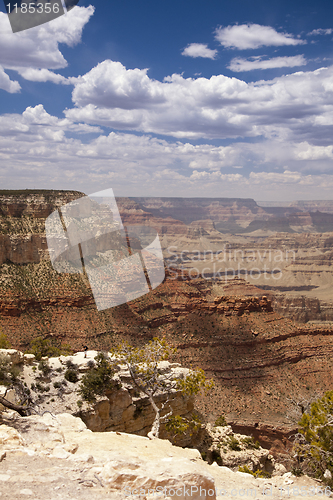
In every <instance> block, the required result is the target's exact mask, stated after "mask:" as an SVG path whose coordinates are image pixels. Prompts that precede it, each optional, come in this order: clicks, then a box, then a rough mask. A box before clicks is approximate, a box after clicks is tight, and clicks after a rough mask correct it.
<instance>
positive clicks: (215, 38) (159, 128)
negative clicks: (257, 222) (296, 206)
mask: <svg viewBox="0 0 333 500" xmlns="http://www.w3.org/2000/svg"><path fill="white" fill-rule="evenodd" d="M332 14H333V4H332V2H331V1H321V2H319V3H318V2H314V1H293V0H291V1H288V2H287V1H279V2H267V1H261V0H260V1H251V2H250V1H249V0H235V1H233V2H230V3H227V2H222V1H216V0H211V1H208V2H207V1H206V2H203V1H187V0H183V1H177V2H176V1H174V0H171V1H168V2H156V1H155V2H153V1H150V0H146V1H145V2H137V1H134V0H124V1H122V2H117V3H113V2H106V1H104V2H102V1H100V0H96V1H95V2H89V1H86V0H81V1H80V2H79V4H78V6H77V7H75V8H73V9H72V10H71V11H70V12H69V13H68V14H66V15H64V16H62V17H59V18H58V19H55V20H53V21H51V22H49V23H46V24H44V25H41V26H38V27H36V28H31V29H29V30H26V31H23V32H19V33H12V32H11V29H10V25H9V22H8V18H7V15H6V14H5V9H4V6H1V12H0V48H1V50H0V185H1V187H2V188H12V189H14V188H34V187H35V188H49V189H78V190H82V191H84V192H86V193H87V194H89V193H92V192H95V191H98V190H101V189H105V188H107V187H111V188H113V190H114V192H115V194H116V195H117V196H204V197H209V196H212V197H219V196H220V197H225V196H232V197H235V196H236V197H252V198H254V199H256V200H282V201H288V200H296V199H330V198H331V192H332V187H333V161H332V160H333V50H332V47H333V45H332V44H333V21H332V19H333V15H332Z"/></svg>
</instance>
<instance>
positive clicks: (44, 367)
mask: <svg viewBox="0 0 333 500" xmlns="http://www.w3.org/2000/svg"><path fill="white" fill-rule="evenodd" d="M38 370H39V371H41V372H42V373H43V375H44V377H47V375H49V374H50V373H51V371H52V368H51V367H50V365H49V363H48V361H44V360H43V361H40V362H39V363H38Z"/></svg>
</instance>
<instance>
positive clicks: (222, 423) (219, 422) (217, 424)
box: [214, 415, 228, 427]
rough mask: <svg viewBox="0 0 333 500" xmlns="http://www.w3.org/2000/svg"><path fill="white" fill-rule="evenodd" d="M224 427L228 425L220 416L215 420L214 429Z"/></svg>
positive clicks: (222, 416)
mask: <svg viewBox="0 0 333 500" xmlns="http://www.w3.org/2000/svg"><path fill="white" fill-rule="evenodd" d="M226 425H228V423H227V421H226V419H225V416H224V415H220V416H219V417H218V418H217V419H216V421H215V424H214V427H225V426H226Z"/></svg>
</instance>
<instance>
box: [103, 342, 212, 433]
mask: <svg viewBox="0 0 333 500" xmlns="http://www.w3.org/2000/svg"><path fill="white" fill-rule="evenodd" d="M175 352H176V349H174V348H172V347H170V346H168V344H167V342H166V341H165V340H160V339H158V338H154V339H153V340H151V341H150V342H149V343H148V344H146V345H145V346H143V347H133V346H131V345H130V344H128V343H126V342H123V343H122V344H120V345H119V346H118V347H117V348H115V349H112V350H111V353H112V354H113V355H114V356H115V357H116V358H117V359H119V361H122V362H123V363H124V364H125V365H126V366H127V368H128V371H129V373H130V376H131V379H132V382H133V386H134V388H136V389H137V390H138V392H140V393H144V394H145V395H146V396H147V397H148V399H149V401H150V404H151V405H152V408H153V410H154V412H155V418H154V421H153V424H152V428H151V431H150V432H149V433H148V437H149V438H150V439H154V438H157V437H158V436H159V431H160V425H161V423H162V422H165V421H167V419H169V418H170V417H171V415H172V413H173V410H172V408H171V406H170V404H169V405H168V406H169V408H170V411H169V412H168V413H166V414H164V415H163V416H162V413H163V410H164V408H165V407H166V405H167V404H168V403H170V402H171V401H172V400H173V399H174V397H175V393H176V392H177V391H181V392H182V393H183V394H184V395H189V396H191V395H195V394H198V393H199V391H200V390H206V391H207V390H209V389H210V388H211V387H212V386H213V384H214V383H213V381H208V380H206V377H205V374H204V371H203V370H194V371H189V373H188V374H187V375H186V376H185V377H184V378H181V377H174V374H173V373H172V372H171V373H166V372H165V370H163V369H162V368H161V366H160V364H159V363H160V361H165V360H167V359H168V358H169V357H170V355H171V354H173V353H175ZM161 393H166V394H167V399H166V401H164V402H163V403H161V404H160V406H158V403H157V402H156V397H157V396H158V394H161Z"/></svg>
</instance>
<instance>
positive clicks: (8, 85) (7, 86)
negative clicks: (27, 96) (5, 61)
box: [0, 65, 21, 94]
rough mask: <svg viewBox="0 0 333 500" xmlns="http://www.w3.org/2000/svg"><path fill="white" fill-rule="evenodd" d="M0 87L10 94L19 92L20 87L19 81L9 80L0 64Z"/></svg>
mask: <svg viewBox="0 0 333 500" xmlns="http://www.w3.org/2000/svg"><path fill="white" fill-rule="evenodd" d="M0 89H2V90H6V91H7V92H9V93H10V94H14V93H15V92H19V91H20V89H21V86H20V84H19V82H16V81H13V80H11V79H10V78H9V76H8V75H7V73H6V72H5V70H4V69H3V67H2V66H1V65H0Z"/></svg>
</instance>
